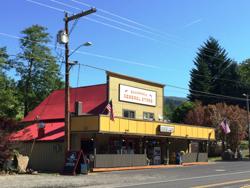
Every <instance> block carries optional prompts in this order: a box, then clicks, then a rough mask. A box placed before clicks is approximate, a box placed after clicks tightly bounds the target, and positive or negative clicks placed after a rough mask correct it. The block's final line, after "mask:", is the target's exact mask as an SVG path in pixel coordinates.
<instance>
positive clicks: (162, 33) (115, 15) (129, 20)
mask: <svg viewBox="0 0 250 188" xmlns="http://www.w3.org/2000/svg"><path fill="white" fill-rule="evenodd" d="M71 1H72V2H75V3H77V4H81V5H83V6H87V7H91V5H90V4H87V3H84V2H80V1H77V0H71ZM98 10H99V11H100V12H103V13H105V14H108V15H110V16H113V17H116V18H119V19H121V20H125V21H127V22H129V23H132V24H135V25H138V26H141V27H144V28H146V29H148V30H150V31H153V32H158V33H160V34H161V35H166V36H168V37H172V38H173V37H174V38H177V37H176V36H174V35H172V34H168V33H166V32H162V31H160V30H159V29H155V28H153V27H150V26H147V25H145V24H141V23H139V22H137V21H134V20H132V19H128V18H126V17H122V16H119V15H118V14H115V13H112V12H110V11H107V10H104V9H101V8H98Z"/></svg>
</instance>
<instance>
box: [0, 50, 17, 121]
mask: <svg viewBox="0 0 250 188" xmlns="http://www.w3.org/2000/svg"><path fill="white" fill-rule="evenodd" d="M9 68H10V60H9V57H8V54H7V52H6V48H0V96H1V97H0V118H16V116H17V114H18V98H17V92H16V85H15V82H14V80H12V79H10V78H9V77H8V76H7V75H6V71H7V70H9Z"/></svg>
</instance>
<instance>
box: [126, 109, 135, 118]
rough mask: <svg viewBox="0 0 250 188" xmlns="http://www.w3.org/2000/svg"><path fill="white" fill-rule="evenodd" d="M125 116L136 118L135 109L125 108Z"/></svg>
mask: <svg viewBox="0 0 250 188" xmlns="http://www.w3.org/2000/svg"><path fill="white" fill-rule="evenodd" d="M123 117H126V118H133V119H134V118H135V111H132V110H123Z"/></svg>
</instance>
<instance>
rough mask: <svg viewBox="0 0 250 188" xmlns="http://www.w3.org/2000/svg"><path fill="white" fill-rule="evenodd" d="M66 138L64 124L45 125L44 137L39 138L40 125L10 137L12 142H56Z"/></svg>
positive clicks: (29, 127)
mask: <svg viewBox="0 0 250 188" xmlns="http://www.w3.org/2000/svg"><path fill="white" fill-rule="evenodd" d="M63 137H64V122H56V123H45V128H44V136H43V137H39V136H38V125H37V123H34V124H32V125H29V126H27V127H25V128H24V129H22V130H20V131H17V132H16V133H13V134H11V135H10V140H12V141H31V140H34V139H36V140H38V141H52V140H53V141H55V140H62V139H63Z"/></svg>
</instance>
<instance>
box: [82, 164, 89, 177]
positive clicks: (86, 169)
mask: <svg viewBox="0 0 250 188" xmlns="http://www.w3.org/2000/svg"><path fill="white" fill-rule="evenodd" d="M88 169H89V168H88V164H87V163H81V170H80V173H81V174H88V172H89V170H88Z"/></svg>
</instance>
